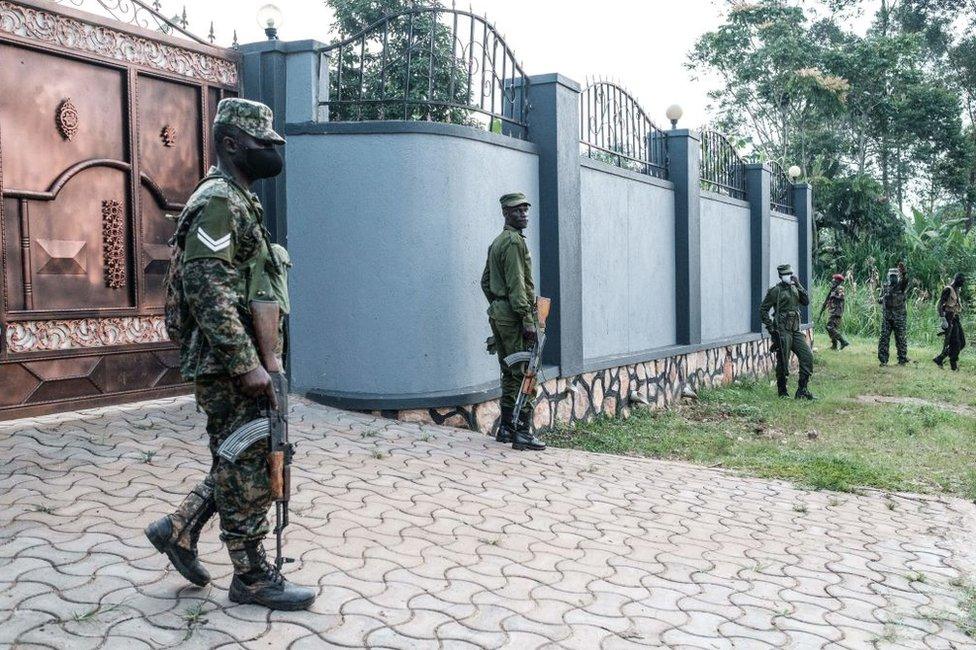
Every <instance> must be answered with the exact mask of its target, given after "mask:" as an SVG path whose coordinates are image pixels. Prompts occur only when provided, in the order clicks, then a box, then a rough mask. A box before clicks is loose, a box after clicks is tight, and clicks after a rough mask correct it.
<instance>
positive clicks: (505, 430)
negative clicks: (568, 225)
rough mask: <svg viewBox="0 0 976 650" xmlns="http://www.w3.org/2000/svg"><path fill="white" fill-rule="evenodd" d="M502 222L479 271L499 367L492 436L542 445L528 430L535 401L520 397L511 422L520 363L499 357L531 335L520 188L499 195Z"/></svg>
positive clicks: (531, 291) (525, 214)
mask: <svg viewBox="0 0 976 650" xmlns="http://www.w3.org/2000/svg"><path fill="white" fill-rule="evenodd" d="M500 200H501V204H502V215H503V216H504V217H505V228H504V230H502V232H501V234H500V235H498V236H497V237H495V240H494V241H493V242H492V243H491V246H490V247H489V248H488V260H487V261H486V262H485V270H484V273H482V274H481V290H482V291H484V293H485V298H487V299H488V323H489V324H490V325H491V333H492V338H493V339H494V344H493V346H490V349H491V347H493V349H494V351H495V352H496V353H497V354H498V365H499V366H500V367H501V383H502V399H501V421H500V422H499V426H498V432H497V433H496V435H495V440H497V441H498V442H503V443H512V446H513V448H517V449H534V450H542V449H545V448H546V445H545V443H544V442H542V441H541V440H539V439H538V438H537V437H535V436H534V435H533V434H532V429H531V427H532V414H533V412H534V407H535V403H534V401H533V400H526V403H525V405H524V406H523V407H522V417H521V423H520V426H519V427H518V428H517V429H516V428H515V426H514V416H515V413H514V410H515V400H516V399H517V398H518V394H519V389H520V388H521V386H522V380H523V379H524V376H525V375H524V372H523V370H522V368H521V367H516V368H509V367H508V366H506V365H505V363H504V361H503V359H504V358H505V357H507V356H508V355H510V354H513V353H515V352H521V351H523V350H525V349H527V347H528V346H529V345H531V344H532V343H534V342H535V341H536V331H537V322H536V313H535V304H536V300H535V284H534V283H533V282H532V259H531V258H530V257H529V247H528V246H526V244H525V235H524V234H522V231H523V230H525V227H526V226H527V225H528V224H529V202H528V200H526V198H525V195H524V194H521V193H518V192H516V193H514V194H506V195H505V196H503V197H501V199H500Z"/></svg>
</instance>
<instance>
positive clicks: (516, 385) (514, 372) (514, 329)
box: [488, 318, 535, 422]
mask: <svg viewBox="0 0 976 650" xmlns="http://www.w3.org/2000/svg"><path fill="white" fill-rule="evenodd" d="M488 322H489V323H490V324H491V334H492V336H494V337H495V351H496V353H497V354H498V365H499V368H500V369H501V381H502V399H501V407H502V408H503V409H514V408H515V400H516V399H518V394H519V391H520V390H521V388H522V380H523V379H525V366H524V365H518V366H516V367H515V368H509V367H508V366H506V365H505V357H507V356H508V355H510V354H514V353H515V352H522V351H524V350H526V349H528V347H527V346H526V344H525V339H523V338H522V324H521V323H512V322H507V321H501V320H495V319H494V318H489V319H488ZM534 404H535V400H534V399H527V400H526V401H525V404H524V405H523V407H522V415H523V416H531V415H532V411H533V406H534ZM526 421H527V422H531V421H532V419H531V417H528V419H527V420H526Z"/></svg>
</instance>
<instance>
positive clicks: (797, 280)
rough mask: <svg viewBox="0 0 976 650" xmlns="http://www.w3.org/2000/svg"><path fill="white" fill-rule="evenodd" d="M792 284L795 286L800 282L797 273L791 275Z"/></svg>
mask: <svg viewBox="0 0 976 650" xmlns="http://www.w3.org/2000/svg"><path fill="white" fill-rule="evenodd" d="M790 284H792V285H793V286H796V285H798V284H800V278H798V277H796V276H795V275H791V276H790Z"/></svg>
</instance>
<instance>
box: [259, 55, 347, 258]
mask: <svg viewBox="0 0 976 650" xmlns="http://www.w3.org/2000/svg"><path fill="white" fill-rule="evenodd" d="M324 47H325V46H324V45H323V44H322V43H319V42H318V41H293V42H284V41H278V40H274V41H262V42H258V43H248V44H246V45H242V46H241V47H240V51H241V55H242V59H243V61H242V65H241V96H242V97H245V98H247V99H253V100H255V101H259V102H263V103H265V104H267V105H268V106H270V107H271V110H272V111H274V128H275V131H277V132H278V133H284V130H285V124H286V123H295V122H313V121H315V119H316V116H317V114H318V103H319V101H320V97H319V93H320V92H321V90H320V88H321V86H320V84H319V78H318V74H319V67H320V58H321V56H322V55H321V54H320V51H321V50H322V49H323V48H324ZM324 70H325V74H326V77H327V76H328V66H324ZM325 88H326V92H327V91H328V85H326V86H325ZM327 99H328V97H327V96H326V97H322V98H321V100H322V101H325V100H327ZM286 146H287V145H286ZM285 164H286V166H287V162H286V163H285ZM285 176H286V174H285V173H284V172H282V174H281V175H280V176H277V177H276V178H272V179H266V180H262V181H258V182H257V183H256V184H255V185H254V191H255V192H256V193H257V195H258V197H259V198H260V199H261V205H263V206H264V221H265V225H266V226H267V227H268V231H269V232H270V233H271V237H272V238H273V239H274V241H276V242H279V243H281V244H285V245H287V241H288V225H287V219H286V217H287V215H286V202H285Z"/></svg>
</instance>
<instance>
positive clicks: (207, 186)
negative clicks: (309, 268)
mask: <svg viewBox="0 0 976 650" xmlns="http://www.w3.org/2000/svg"><path fill="white" fill-rule="evenodd" d="M213 137H214V141H215V147H216V152H217V166H216V167H212V168H211V169H210V171H209V172H208V173H207V176H206V177H205V178H204V179H203V180H202V181H201V182H200V184H199V185H198V186H197V189H196V191H194V193H193V195H192V196H191V197H190V199H189V200H188V201H187V204H186V208H185V209H184V210H183V213H182V214H181V215H180V219H179V222H178V225H177V230H176V234H175V235H174V237H173V240H172V241H171V243H172V244H173V245H174V253H173V259H172V262H171V269H170V272H169V274H168V276H167V301H166V302H167V304H166V320H167V329H168V330H169V331H171V332H175V334H176V336H177V337H178V340H179V343H180V371H181V373H182V375H183V377H184V378H185V379H186V380H188V381H194V382H195V384H196V399H197V404H198V405H199V407H200V408H201V409H202V410H203V412H204V413H206V415H207V433H208V434H209V436H210V451H211V456H212V458H211V460H212V466H211V469H210V473H209V474H208V475H207V477H206V478H205V479H204V481H203V482H202V483H200V484H199V485H197V486H196V487H195V488H194V489H193V491H192V492H191V493H190V494H189V495H188V496H187V497H186V499H185V500H184V501H183V503H182V504H181V505H180V506H179V508H177V509H176V511H175V512H174V513H172V514H171V515H167V516H165V517H163V518H162V519H159V520H157V521H155V522H153V523H152V524H150V525H149V526H148V527H147V528H146V536H147V537H148V538H149V540H150V541H151V542H152V543H153V545H154V546H155V547H156V549H157V550H159V551H160V552H161V553H165V554H166V555H167V557H168V558H169V560H170V562H172V564H173V566H174V567H175V568H176V570H177V571H179V572H180V574H181V575H183V577H185V578H186V579H187V580H189V581H190V582H192V583H193V584H196V585H200V586H202V585H206V584H207V583H208V582H209V581H210V575H209V573H208V572H207V570H206V568H204V566H203V565H202V564H201V563H200V560H199V559H198V557H197V539H198V538H199V536H200V531H201V529H202V528H203V526H204V524H205V523H206V522H207V520H208V519H209V518H210V517H211V516H212V515H213V514H214V513H215V512H216V513H218V514H219V515H220V537H221V539H222V540H223V541H224V544H225V545H226V547H227V551H228V552H229V554H230V558H231V562H232V563H233V566H234V577H233V579H232V580H231V584H230V594H229V595H230V600H231V601H232V602H235V603H255V604H258V605H263V606H265V607H269V608H271V609H284V610H297V609H305V608H307V607H308V606H309V605H311V603H312V601H313V600H314V599H315V593H316V592H315V591H313V590H312V589H308V588H305V587H298V586H295V585H293V584H291V583H289V582H288V581H287V580H285V579H284V577H282V575H281V574H280V573H279V572H278V570H277V569H276V568H275V566H274V565H273V564H271V563H269V562H268V561H267V559H266V557H265V551H264V546H263V540H264V538H265V537H266V536H267V534H268V520H267V512H268V508H269V506H270V504H271V502H272V497H271V486H270V477H269V466H268V459H267V454H268V444H267V442H265V441H260V442H258V443H255V444H253V445H252V446H251V447H250V448H248V449H247V450H246V451H245V452H244V453H242V454H241V456H239V457H238V459H237V462H236V463H230V462H228V461H226V460H223V459H221V458H220V457H219V456H218V455H217V448H218V447H219V446H220V443H221V442H222V441H223V440H224V439H226V438H227V437H228V436H229V435H230V434H231V433H232V432H233V431H234V430H235V429H237V428H238V427H240V426H241V425H243V424H245V423H247V422H250V421H252V420H255V419H257V418H259V417H261V415H262V412H263V408H264V407H265V406H266V405H268V404H269V403H273V401H274V390H273V387H272V382H271V377H270V375H269V374H268V371H267V370H266V369H265V368H264V367H263V366H262V364H261V362H260V360H259V355H258V351H257V349H256V347H257V346H256V341H255V335H254V331H253V325H252V322H251V314H250V310H249V304H250V303H251V302H252V301H260V300H265V301H274V300H277V301H278V302H279V303H280V306H281V311H282V313H285V312H287V310H288V301H287V293H286V288H285V273H286V271H285V267H286V266H287V265H289V260H288V259H287V253H285V251H284V249H283V248H281V247H280V246H278V245H277V244H272V243H271V241H270V237H269V234H268V231H267V230H266V229H265V227H264V225H263V217H264V211H263V209H262V207H261V203H260V201H259V200H258V197H257V195H255V194H254V193H253V192H251V191H250V189H249V188H250V186H251V184H252V183H254V181H256V180H258V179H260V178H270V177H273V176H276V175H277V174H279V173H280V172H281V168H282V164H283V160H282V156H281V153H280V152H279V151H278V150H277V149H276V146H277V145H281V144H284V140H283V139H282V138H281V136H279V135H278V134H277V133H275V131H274V130H273V128H272V114H271V109H270V108H268V107H267V106H265V105H264V104H259V103H257V102H251V101H247V100H244V99H224V100H222V101H221V102H220V104H219V105H218V107H217V115H216V118H215V120H214V127H213ZM281 329H282V328H281V323H280V322H279V332H280V331H281ZM280 342H281V337H280V336H279V346H280ZM277 352H278V353H279V354H280V349H279V350H278V351H277Z"/></svg>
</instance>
